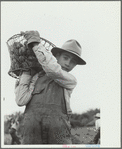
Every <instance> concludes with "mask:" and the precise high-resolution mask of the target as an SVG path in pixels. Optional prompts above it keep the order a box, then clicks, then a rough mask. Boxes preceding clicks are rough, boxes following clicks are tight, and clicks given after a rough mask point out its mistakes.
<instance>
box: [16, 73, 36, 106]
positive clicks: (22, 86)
mask: <svg viewBox="0 0 122 149" xmlns="http://www.w3.org/2000/svg"><path fill="white" fill-rule="evenodd" d="M37 79H38V74H36V75H34V76H33V78H32V76H31V75H30V74H29V72H23V74H22V75H21V77H20V80H19V85H18V86H17V87H16V88H15V101H16V103H17V105H18V106H24V105H26V104H27V103H28V102H29V101H30V100H31V97H32V92H33V90H34V86H35V83H36V80H37Z"/></svg>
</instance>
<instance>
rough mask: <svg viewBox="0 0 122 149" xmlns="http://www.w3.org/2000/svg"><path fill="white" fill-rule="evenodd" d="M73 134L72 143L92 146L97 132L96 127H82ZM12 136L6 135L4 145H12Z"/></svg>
mask: <svg viewBox="0 0 122 149" xmlns="http://www.w3.org/2000/svg"><path fill="white" fill-rule="evenodd" d="M71 134H72V142H73V144H92V143H91V141H92V140H93V138H94V136H95V134H96V131H95V128H94V127H82V128H75V129H73V128H72V130H71ZM10 143H11V136H10V135H9V134H5V137H4V144H7V145H10Z"/></svg>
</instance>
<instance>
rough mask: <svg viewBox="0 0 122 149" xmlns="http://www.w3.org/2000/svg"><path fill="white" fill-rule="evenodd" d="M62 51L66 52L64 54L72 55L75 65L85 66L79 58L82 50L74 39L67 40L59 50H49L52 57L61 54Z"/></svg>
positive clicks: (55, 48) (56, 48)
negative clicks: (74, 57) (75, 60)
mask: <svg viewBox="0 0 122 149" xmlns="http://www.w3.org/2000/svg"><path fill="white" fill-rule="evenodd" d="M62 51H66V52H70V53H72V54H74V55H75V56H76V57H77V64H79V65H85V64H86V62H85V61H84V60H83V59H82V58H81V52H82V49H81V46H80V44H79V43H78V42H77V41H76V40H74V39H72V40H68V41H66V42H65V43H64V44H63V45H62V47H61V48H59V47H54V48H52V50H51V52H52V54H53V55H54V56H56V54H57V53H59V52H62Z"/></svg>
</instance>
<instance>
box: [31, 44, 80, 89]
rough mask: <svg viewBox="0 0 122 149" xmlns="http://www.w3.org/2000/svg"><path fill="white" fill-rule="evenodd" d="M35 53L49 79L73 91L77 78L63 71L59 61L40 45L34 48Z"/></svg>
mask: <svg viewBox="0 0 122 149" xmlns="http://www.w3.org/2000/svg"><path fill="white" fill-rule="evenodd" d="M33 51H34V53H35V55H36V57H37V59H38V61H39V63H40V64H41V65H42V67H43V70H44V71H45V72H46V74H47V75H48V76H49V77H51V78H52V79H53V80H54V81H56V82H57V83H58V84H59V85H61V86H63V87H65V88H68V89H73V88H74V87H75V86H76V84H77V81H76V79H75V77H74V76H72V75H71V74H70V73H68V72H66V71H64V70H62V69H61V66H60V65H59V64H58V63H57V59H56V58H55V57H54V56H53V55H52V53H51V52H50V51H48V50H46V49H45V47H44V46H42V45H41V44H39V45H38V46H35V47H34V48H33Z"/></svg>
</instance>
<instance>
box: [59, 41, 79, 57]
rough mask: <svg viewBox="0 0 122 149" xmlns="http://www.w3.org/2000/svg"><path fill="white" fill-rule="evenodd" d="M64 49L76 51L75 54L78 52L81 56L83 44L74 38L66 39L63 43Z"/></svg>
mask: <svg viewBox="0 0 122 149" xmlns="http://www.w3.org/2000/svg"><path fill="white" fill-rule="evenodd" d="M62 49H65V50H67V51H69V52H70V51H71V52H73V53H75V54H77V55H79V56H81V50H82V49H81V46H80V44H79V43H78V42H77V41H76V40H74V39H72V40H68V41H66V42H65V43H64V44H63V45H62Z"/></svg>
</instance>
